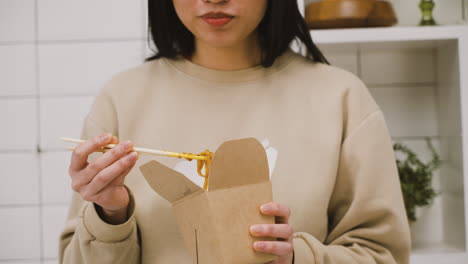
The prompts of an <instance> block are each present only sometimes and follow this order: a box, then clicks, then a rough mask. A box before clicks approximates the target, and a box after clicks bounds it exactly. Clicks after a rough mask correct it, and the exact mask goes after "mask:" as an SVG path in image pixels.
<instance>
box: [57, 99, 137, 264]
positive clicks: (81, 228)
mask: <svg viewBox="0 0 468 264" xmlns="http://www.w3.org/2000/svg"><path fill="white" fill-rule="evenodd" d="M113 114H114V112H113V109H112V103H111V101H110V99H109V98H108V97H107V96H105V95H103V94H100V95H98V97H97V98H96V100H95V103H94V105H93V107H92V109H91V112H90V114H89V115H88V116H87V118H86V120H85V122H84V126H83V130H82V133H81V138H83V139H89V138H92V137H94V136H96V135H100V134H103V133H106V132H110V133H112V134H113V135H117V129H116V127H115V124H116V123H115V122H112V121H115V120H114V118H115V116H114V115H113ZM98 120H99V121H98ZM102 126H106V127H107V128H103V127H102ZM99 155H102V154H100V153H93V154H92V155H90V157H89V159H88V160H89V161H92V160H94V159H95V158H96V157H97V156H99ZM127 189H128V188H127ZM128 190H129V189H128ZM129 194H130V205H129V206H130V207H129V219H128V221H126V222H125V223H123V224H120V225H110V224H107V223H106V222H104V221H103V220H101V218H100V217H99V215H98V214H97V212H96V210H95V207H94V204H93V203H91V202H87V201H84V200H83V199H82V198H81V197H80V195H79V194H77V193H73V197H72V202H71V206H70V209H69V213H68V218H67V220H66V224H65V228H64V230H63V231H62V234H61V236H60V243H59V244H60V246H59V263H66V264H74V263H77V264H78V263H128V264H131V263H140V244H139V238H138V230H137V224H136V221H135V216H134V212H135V199H134V198H133V195H132V193H131V191H130V190H129Z"/></svg>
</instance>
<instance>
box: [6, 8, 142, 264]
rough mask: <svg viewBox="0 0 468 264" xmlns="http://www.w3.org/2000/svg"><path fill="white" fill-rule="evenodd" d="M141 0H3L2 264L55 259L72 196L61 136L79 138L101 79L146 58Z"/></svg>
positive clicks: (101, 81)
mask: <svg viewBox="0 0 468 264" xmlns="http://www.w3.org/2000/svg"><path fill="white" fill-rule="evenodd" d="M143 3H146V0H137V1H135V0H112V1H111V0H101V1H91V0H81V1H76V0H0V124H2V125H1V128H2V129H0V175H1V176H2V177H3V178H2V179H3V181H2V184H1V185H0V226H1V228H0V264H1V263H17V264H19V263H22V264H31V263H36V264H39V263H41V264H45V263H48V264H51V263H57V254H58V236H59V234H60V232H61V230H62V228H63V224H64V222H65V218H66V213H67V210H68V205H69V201H70V198H71V188H70V178H69V175H68V165H69V161H70V152H68V151H67V150H66V149H65V148H66V146H68V145H69V144H65V143H63V142H60V141H59V139H58V138H59V137H60V136H68V137H75V138H78V137H79V136H80V133H81V129H82V125H83V120H84V117H85V115H86V114H87V113H88V111H89V110H90V107H91V104H92V102H93V99H94V98H93V96H94V95H95V94H96V93H97V92H98V90H99V89H100V88H101V87H102V86H103V84H104V83H105V82H106V81H107V80H109V79H110V78H111V77H112V76H113V75H115V74H116V73H118V72H120V71H123V70H125V69H127V68H130V67H133V66H136V65H138V64H139V63H141V62H142V61H143V58H144V55H145V54H144V50H145V48H144V42H145V40H146V38H145V37H144V36H145V33H144V32H146V29H145V25H146V18H145V17H146V13H145V12H146V10H145V7H144V4H143ZM36 21H37V23H36ZM38 146H39V148H38ZM37 150H40V151H41V152H36V151H37Z"/></svg>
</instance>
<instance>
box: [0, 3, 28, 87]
mask: <svg viewBox="0 0 468 264" xmlns="http://www.w3.org/2000/svg"><path fill="white" fill-rule="evenodd" d="M0 8H1V7H0ZM0 25H1V24H0ZM0 35H1V33H0ZM0 61H4V62H8V63H0V96H15V95H34V94H35V93H36V53H35V46H34V45H32V44H25V45H0Z"/></svg>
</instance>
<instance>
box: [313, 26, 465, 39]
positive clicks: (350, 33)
mask: <svg viewBox="0 0 468 264" xmlns="http://www.w3.org/2000/svg"><path fill="white" fill-rule="evenodd" d="M311 35H312V39H313V40H314V42H315V43H317V44H340V43H369V42H401V41H428V40H450V39H462V38H467V37H468V25H450V26H434V27H385V28H358V29H329V30H312V31H311Z"/></svg>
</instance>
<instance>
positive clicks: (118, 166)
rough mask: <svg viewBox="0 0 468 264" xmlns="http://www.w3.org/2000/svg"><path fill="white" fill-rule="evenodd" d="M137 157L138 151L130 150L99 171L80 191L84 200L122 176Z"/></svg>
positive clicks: (89, 198) (90, 198)
mask: <svg viewBox="0 0 468 264" xmlns="http://www.w3.org/2000/svg"><path fill="white" fill-rule="evenodd" d="M137 159H138V153H136V152H131V153H129V154H127V155H126V156H124V157H123V158H121V159H120V160H118V161H116V162H114V163H113V164H112V165H110V166H108V167H106V168H105V169H103V170H102V171H100V172H99V173H98V174H97V175H96V176H95V177H94V178H93V179H92V181H91V182H90V183H89V184H88V185H86V187H85V190H83V192H82V196H83V198H84V199H85V200H92V199H93V197H94V196H95V195H97V194H98V193H99V192H100V191H101V190H102V189H104V188H105V187H106V186H107V185H109V184H110V183H111V182H112V181H114V180H115V179H117V178H118V177H120V176H122V175H123V173H124V172H126V173H127V174H128V172H129V171H130V170H131V169H132V168H133V166H134V165H135V162H136V160H137Z"/></svg>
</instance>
